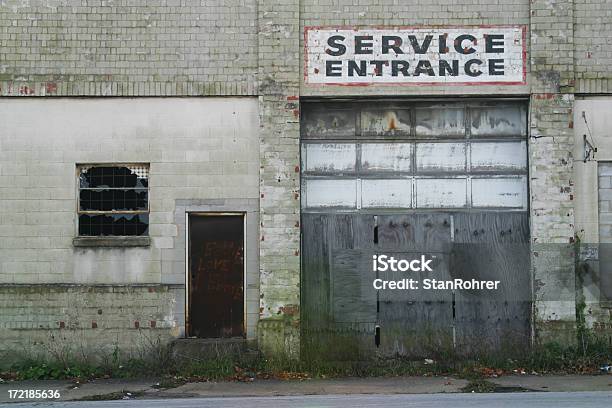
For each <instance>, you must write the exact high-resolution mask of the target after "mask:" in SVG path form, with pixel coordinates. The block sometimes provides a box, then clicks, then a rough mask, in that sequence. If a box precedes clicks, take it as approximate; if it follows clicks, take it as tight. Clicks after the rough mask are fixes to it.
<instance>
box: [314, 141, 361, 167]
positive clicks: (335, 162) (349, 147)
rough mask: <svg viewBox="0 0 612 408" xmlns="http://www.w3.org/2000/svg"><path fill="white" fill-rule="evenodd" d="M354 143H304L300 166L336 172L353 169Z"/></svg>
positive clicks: (354, 159) (354, 157)
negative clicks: (302, 162)
mask: <svg viewBox="0 0 612 408" xmlns="http://www.w3.org/2000/svg"><path fill="white" fill-rule="evenodd" d="M355 147H356V145H355V144H354V143H334V144H331V143H309V144H305V145H304V149H303V150H302V152H303V154H302V160H303V161H304V162H305V163H304V164H303V165H302V167H303V168H304V169H305V170H306V171H314V172H338V171H354V170H355V161H356V153H355V151H356V150H355Z"/></svg>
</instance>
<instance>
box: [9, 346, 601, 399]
mask: <svg viewBox="0 0 612 408" xmlns="http://www.w3.org/2000/svg"><path fill="white" fill-rule="evenodd" d="M58 357H61V358H58ZM95 361H97V362H95ZM608 361H612V348H611V347H610V345H608V344H607V342H604V341H595V340H591V341H590V342H589V343H588V344H584V343H583V344H579V345H574V346H563V345H559V344H555V343H549V344H545V345H541V346H536V347H534V348H533V349H532V350H530V351H529V352H528V353H524V355H523V356H521V357H519V358H514V359H513V358H504V359H502V358H498V357H483V358H479V359H465V358H460V357H452V356H447V357H446V358H445V359H443V360H438V361H423V360H409V359H405V358H399V357H398V358H386V359H382V358H380V359H372V360H369V361H328V360H314V359H312V360H292V359H283V358H275V359H266V358H264V357H262V356H261V355H259V354H253V353H246V354H234V355H227V354H223V352H219V353H218V355H217V356H212V357H211V358H208V359H202V360H197V359H191V360H185V359H181V360H178V359H176V358H174V357H173V355H172V350H171V347H170V346H168V345H167V344H166V343H164V342H162V339H161V338H157V339H155V338H147V339H146V340H144V342H143V346H142V349H141V350H139V351H137V352H136V353H132V354H127V353H122V352H121V351H120V350H119V349H118V348H115V349H114V350H113V352H112V353H110V355H106V356H105V357H104V358H103V359H102V360H101V361H100V360H94V359H93V358H89V359H83V358H82V356H78V355H74V356H68V355H62V356H54V357H49V358H46V359H40V358H31V357H30V358H24V359H23V360H21V361H20V362H18V363H17V364H15V365H13V366H12V367H11V369H10V370H9V371H8V372H5V373H1V374H0V378H4V379H17V380H40V379H80V380H87V379H93V378H137V377H139V378H142V377H148V378H150V377H156V378H161V380H160V382H159V385H158V387H159V388H173V387H176V386H178V385H180V384H183V383H185V382H193V381H197V382H201V381H211V380H230V381H246V382H250V381H255V380H265V379H270V378H275V379H283V380H302V379H306V378H334V377H395V376H407V375H417V376H436V375H452V376H458V377H461V378H466V379H470V380H478V379H482V378H487V377H497V376H502V375H507V374H533V373H537V374H546V373H585V374H592V373H594V372H596V371H597V370H598V368H599V365H600V364H602V363H604V362H608Z"/></svg>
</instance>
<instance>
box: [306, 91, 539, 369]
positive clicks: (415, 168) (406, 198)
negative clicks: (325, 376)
mask: <svg viewBox="0 0 612 408" xmlns="http://www.w3.org/2000/svg"><path fill="white" fill-rule="evenodd" d="M301 120H302V125H301V129H302V149H301V152H302V166H301V180H302V194H301V197H302V206H301V208H302V277H301V282H302V285H301V288H302V298H301V299H302V330H303V344H304V349H303V352H304V354H305V355H307V354H308V353H309V352H310V351H313V352H315V353H316V354H317V355H322V353H325V352H326V351H328V352H329V354H328V355H329V356H330V357H332V358H349V359H350V358H363V357H367V356H372V355H375V354H378V355H408V356H431V355H435V354H436V353H438V354H439V353H440V352H447V351H448V352H451V351H453V352H458V353H463V354H477V353H479V352H485V351H495V350H497V351H499V350H501V349H512V348H513V347H516V346H517V345H518V346H526V345H528V344H529V334H530V314H531V312H530V310H531V287H530V279H529V276H530V274H529V247H528V246H529V228H528V224H529V216H528V207H527V206H528V200H527V197H528V196H527V151H526V149H527V145H526V140H525V138H526V106H525V104H524V103H523V102H520V101H507V100H506V101H497V102H496V101H473V102H469V103H466V102H445V103H435V102H429V103H427V102H406V103H402V102H397V101H395V102H381V101H377V102H376V103H372V102H367V101H365V102H346V103H340V102H336V103H315V102H313V103H305V104H304V105H303V107H302V119H301ZM377 254H386V255H388V256H395V257H396V258H398V259H399V258H403V259H412V258H415V257H418V256H421V255H426V256H428V257H431V258H432V259H433V262H434V265H435V276H434V277H435V278H436V279H438V280H443V281H447V280H448V281H451V280H453V279H455V278H464V279H468V278H469V279H471V278H477V279H481V278H482V279H485V278H486V279H495V280H499V281H500V282H501V285H502V286H503V290H501V291H498V292H495V296H487V295H485V294H483V293H477V292H469V291H455V290H439V291H432V290H429V291H425V290H415V291H406V290H376V289H374V287H373V286H372V281H373V279H374V278H377V277H378V275H377V274H376V273H374V272H373V271H372V269H371V259H372V256H373V255H377ZM406 277H407V276H406V274H405V273H402V272H394V273H386V274H385V276H384V278H385V279H388V280H398V279H401V278H406ZM410 277H412V278H414V279H417V280H419V281H423V279H425V278H427V277H430V278H431V277H432V276H427V275H426V274H423V273H421V274H418V273H413V274H412V275H411V276H410Z"/></svg>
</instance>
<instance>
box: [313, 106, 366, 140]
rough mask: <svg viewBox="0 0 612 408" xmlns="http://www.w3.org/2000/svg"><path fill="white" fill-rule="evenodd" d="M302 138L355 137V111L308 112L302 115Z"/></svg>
mask: <svg viewBox="0 0 612 408" xmlns="http://www.w3.org/2000/svg"><path fill="white" fill-rule="evenodd" d="M301 127H302V132H303V133H302V136H303V137H305V138H311V139H325V138H333V137H348V138H351V137H354V136H355V111H353V110H333V109H330V110H308V109H306V110H305V111H304V112H303V115H302V126H301Z"/></svg>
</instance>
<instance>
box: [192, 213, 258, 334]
mask: <svg viewBox="0 0 612 408" xmlns="http://www.w3.org/2000/svg"><path fill="white" fill-rule="evenodd" d="M191 216H196V217H228V216H234V217H236V216H240V217H242V254H243V260H242V310H243V317H242V337H244V338H245V339H246V338H247V269H246V268H247V239H246V238H247V222H246V221H247V213H246V211H185V338H190V337H191V336H190V331H191V325H190V323H189V289H190V286H191V282H190V279H189V272H190V270H191V258H190V256H189V252H190V251H189V250H190V248H191V240H190V238H189V217H191Z"/></svg>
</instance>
